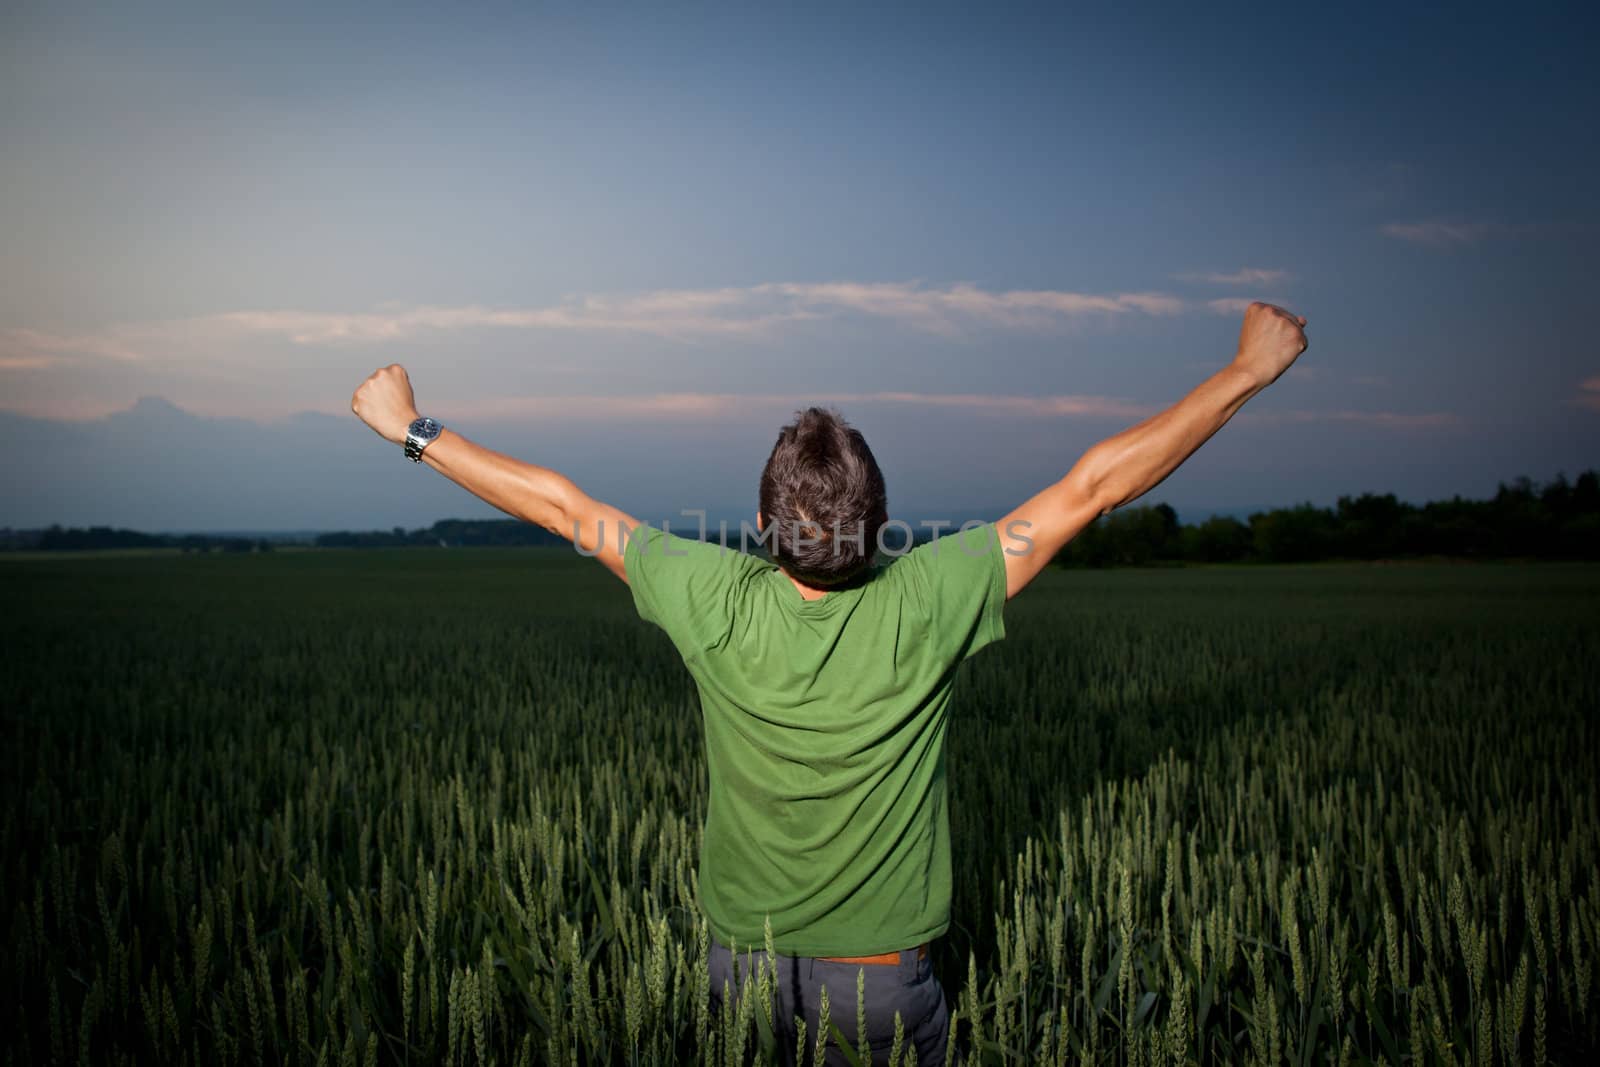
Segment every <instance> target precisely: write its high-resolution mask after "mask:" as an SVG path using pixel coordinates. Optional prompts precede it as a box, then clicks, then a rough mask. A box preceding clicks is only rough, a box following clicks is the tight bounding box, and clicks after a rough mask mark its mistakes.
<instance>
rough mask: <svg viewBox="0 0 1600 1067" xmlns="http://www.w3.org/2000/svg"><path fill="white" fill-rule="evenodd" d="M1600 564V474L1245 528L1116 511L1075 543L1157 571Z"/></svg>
mask: <svg viewBox="0 0 1600 1067" xmlns="http://www.w3.org/2000/svg"><path fill="white" fill-rule="evenodd" d="M1420 556H1450V557H1460V558H1467V559H1492V558H1507V557H1538V558H1544V559H1600V475H1597V474H1596V472H1595V471H1593V470H1588V471H1585V472H1583V474H1581V475H1579V476H1578V478H1577V480H1576V481H1573V482H1570V483H1569V482H1568V481H1567V480H1566V478H1565V477H1557V478H1556V480H1555V481H1553V482H1549V483H1547V484H1545V485H1537V484H1535V483H1533V482H1531V481H1529V480H1528V479H1527V478H1518V479H1517V480H1516V481H1514V482H1512V483H1511V484H1509V485H1506V484H1502V485H1501V486H1500V488H1499V491H1498V492H1496V493H1495V495H1494V496H1493V497H1492V498H1491V499H1489V500H1463V499H1462V498H1461V497H1459V496H1457V497H1454V498H1452V499H1450V500H1441V501H1434V502H1433V503H1429V504H1423V505H1421V506H1420V507H1419V506H1417V505H1414V504H1407V503H1403V502H1401V501H1399V500H1397V499H1396V498H1395V496H1394V494H1393V493H1385V494H1383V495H1382V496H1379V495H1377V494H1374V493H1363V494H1362V495H1361V496H1355V497H1351V496H1342V497H1340V498H1339V500H1338V502H1337V503H1336V504H1335V505H1334V506H1333V507H1331V508H1319V507H1315V506H1313V505H1311V504H1309V503H1308V504H1301V505H1298V506H1296V507H1289V508H1275V509H1273V510H1271V511H1261V512H1257V513H1255V514H1253V515H1251V516H1250V517H1249V519H1248V521H1240V520H1239V519H1236V518H1231V517H1229V516H1225V515H1218V516H1214V517H1212V518H1209V519H1206V520H1205V521H1204V522H1199V523H1193V524H1189V525H1184V524H1180V523H1179V522H1178V515H1177V512H1175V511H1174V510H1173V509H1172V508H1171V507H1169V506H1168V505H1166V504H1156V505H1154V506H1153V507H1137V508H1124V509H1122V510H1120V511H1114V512H1112V513H1111V514H1110V515H1107V516H1105V517H1103V518H1101V519H1100V520H1098V521H1097V522H1095V523H1094V524H1093V525H1092V526H1090V527H1089V528H1088V529H1086V530H1084V531H1083V532H1082V533H1081V534H1079V535H1078V536H1077V537H1076V538H1074V539H1073V540H1072V542H1071V543H1070V544H1069V545H1067V547H1066V549H1064V550H1063V551H1062V553H1061V554H1060V556H1058V557H1057V560H1056V561H1057V562H1058V563H1060V564H1062V565H1063V566H1068V567H1116V566H1141V565H1144V564H1151V563H1167V562H1172V563H1177V562H1188V563H1234V562H1247V561H1254V562H1262V563H1301V562H1306V561H1309V560H1323V559H1361V560H1372V559H1401V558H1416V557H1420Z"/></svg>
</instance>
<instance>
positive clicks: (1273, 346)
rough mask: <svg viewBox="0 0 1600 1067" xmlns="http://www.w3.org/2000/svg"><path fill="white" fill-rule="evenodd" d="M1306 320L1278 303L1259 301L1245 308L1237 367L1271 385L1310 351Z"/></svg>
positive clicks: (1262, 382)
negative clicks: (1301, 354) (1307, 349)
mask: <svg viewBox="0 0 1600 1067" xmlns="http://www.w3.org/2000/svg"><path fill="white" fill-rule="evenodd" d="M1305 325H1306V320H1305V319H1304V318H1303V317H1302V316H1299V315H1295V314H1292V313H1290V312H1288V311H1285V310H1284V309H1283V308H1281V307H1278V306H1276V305H1274V304H1263V303H1261V302H1260V301H1257V302H1256V303H1254V304H1251V305H1250V306H1249V307H1248V308H1246V309H1245V313H1244V328H1243V329H1241V330H1240V331H1239V354H1238V355H1236V356H1234V357H1233V365H1234V366H1236V367H1238V368H1239V369H1241V370H1243V371H1245V372H1246V373H1247V374H1249V375H1250V376H1251V377H1253V378H1255V380H1256V381H1258V382H1260V383H1261V385H1262V387H1266V386H1269V385H1271V384H1272V383H1273V382H1275V381H1277V380H1278V377H1279V376H1280V375H1282V374H1283V372H1284V371H1286V370H1288V369H1289V367H1290V366H1291V365H1292V364H1293V363H1294V361H1295V359H1296V358H1297V357H1299V355H1300V353H1302V352H1304V351H1305V350H1306V331H1305Z"/></svg>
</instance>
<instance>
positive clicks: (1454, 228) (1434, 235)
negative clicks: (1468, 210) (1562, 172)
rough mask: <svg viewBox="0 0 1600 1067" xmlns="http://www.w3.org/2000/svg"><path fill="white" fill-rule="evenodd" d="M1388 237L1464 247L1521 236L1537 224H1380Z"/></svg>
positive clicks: (1531, 231)
mask: <svg viewBox="0 0 1600 1067" xmlns="http://www.w3.org/2000/svg"><path fill="white" fill-rule="evenodd" d="M1378 229H1379V231H1380V232H1381V233H1383V234H1384V236H1386V237H1393V238H1395V239H1396V240H1398V241H1408V242H1410V243H1411V244H1419V245H1428V246H1430V247H1433V248H1461V247H1464V246H1466V245H1474V244H1477V243H1478V242H1480V241H1485V240H1488V239H1489V238H1492V237H1521V236H1525V235H1527V234H1530V233H1534V232H1536V231H1537V230H1538V229H1539V227H1537V226H1513V225H1510V224H1507V223H1503V222H1447V221H1440V220H1430V221H1426V222H1389V223H1385V224H1384V225H1382V226H1380V227H1378Z"/></svg>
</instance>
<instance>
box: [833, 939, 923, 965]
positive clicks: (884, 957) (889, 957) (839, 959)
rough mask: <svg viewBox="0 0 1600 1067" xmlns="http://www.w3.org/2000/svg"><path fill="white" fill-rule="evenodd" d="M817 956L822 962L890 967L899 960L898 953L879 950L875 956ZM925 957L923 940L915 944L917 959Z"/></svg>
mask: <svg viewBox="0 0 1600 1067" xmlns="http://www.w3.org/2000/svg"><path fill="white" fill-rule="evenodd" d="M817 958H818V959H820V960H822V962H824V963H881V964H885V965H887V966H891V967H892V966H894V965H895V964H896V963H899V962H900V953H898V952H880V953H878V954H877V955H876V956H818V957H817ZM927 958H928V943H927V942H926V941H924V942H923V943H922V944H920V945H918V946H917V959H918V960H919V961H921V960H925V959H927Z"/></svg>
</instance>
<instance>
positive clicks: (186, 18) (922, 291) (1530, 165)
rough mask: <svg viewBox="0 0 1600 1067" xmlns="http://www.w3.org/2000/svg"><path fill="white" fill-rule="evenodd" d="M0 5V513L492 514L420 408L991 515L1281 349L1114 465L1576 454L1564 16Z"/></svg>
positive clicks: (1595, 106)
mask: <svg viewBox="0 0 1600 1067" xmlns="http://www.w3.org/2000/svg"><path fill="white" fill-rule="evenodd" d="M227 6H228V5H215V4H208V5H195V6H168V5H143V4H141V5H103V6H99V7H91V6H82V5H74V4H58V3H51V4H32V3H26V2H24V3H20V4H18V3H11V4H9V5H6V6H5V7H3V8H0V100H3V101H4V103H3V104H0V411H3V413H4V418H3V419H0V447H4V448H5V449H6V451H7V452H8V453H9V455H10V456H11V462H10V463H8V464H6V465H5V469H4V471H3V473H0V526H12V527H21V528H26V527H32V526H42V525H47V524H49V523H52V522H60V523H63V524H72V525H84V524H91V523H100V524H110V525H119V526H133V527H136V528H141V529H328V528H387V527H389V526H392V525H405V526H408V527H410V526H417V525H425V524H427V523H429V522H432V521H433V520H434V519H437V518H442V517H446V516H476V515H488V514H492V513H493V510H492V509H490V508H489V507H488V506H487V505H484V504H482V503H481V502H479V501H477V500H475V499H474V498H472V497H471V496H469V495H468V494H466V493H465V492H463V491H462V490H461V489H459V488H457V487H455V486H453V485H450V484H449V483H448V482H446V481H445V480H444V479H443V478H442V477H440V476H439V475H438V474H436V473H434V472H432V471H430V470H428V469H426V468H423V467H414V466H413V465H412V464H410V463H407V462H406V461H405V460H404V459H403V457H401V455H400V450H399V448H398V447H397V446H393V445H390V444H388V443H386V442H384V441H382V440H381V439H380V438H378V437H377V436H376V435H374V434H373V433H372V432H371V431H370V430H368V429H367V428H366V427H364V426H363V425H362V424H361V423H360V422H359V421H358V420H356V419H355V417H354V416H353V415H352V414H351V413H350V396H351V393H352V392H353V391H354V389H355V387H356V386H357V385H358V384H359V383H360V382H361V381H362V380H363V379H364V378H365V377H366V376H367V375H368V374H369V373H370V372H371V371H372V370H373V369H374V368H376V367H378V366H382V365H386V364H388V363H392V362H398V363H401V364H403V365H404V366H405V367H406V368H407V370H408V372H409V374H410V376H411V379H412V381H413V383H414V385H415V387H416V390H417V406H418V409H419V410H420V411H421V412H422V413H424V414H428V415H433V416H435V417H437V418H439V419H440V420H441V421H443V422H445V423H446V425H448V426H450V427H451V428H452V429H453V430H455V431H456V432H459V433H463V434H465V435H466V436H468V437H470V438H472V439H474V440H477V441H480V442H482V443H484V444H487V445H489V446H490V447H494V448H496V449H499V450H501V451H506V452H508V453H510V454H513V455H517V456H519V457H521V458H524V459H527V460H529V461H531V462H536V463H540V464H543V465H545V466H551V467H555V468H556V469H558V470H561V471H562V472H563V473H566V474H568V475H569V476H571V477H572V478H574V480H576V481H577V482H578V483H579V484H580V485H582V486H583V487H584V488H585V489H588V490H589V491H590V492H591V493H593V494H594V495H596V496H600V497H602V498H603V499H607V500H608V501H609V502H611V503H614V504H616V505H617V506H619V507H622V508H624V509H625V510H629V511H631V512H632V513H633V514H635V515H637V516H639V517H640V518H645V519H647V520H654V519H657V518H659V517H662V516H668V515H673V514H676V513H677V512H678V510H679V509H686V508H687V509H705V510H707V511H708V512H709V513H711V514H712V515H713V516H718V515H727V516H734V517H738V516H743V515H745V514H748V513H749V512H751V511H753V510H754V506H755V501H754V498H755V490H756V483H757V479H758V477H759V474H760V469H761V465H762V463H763V462H764V460H765V458H766V454H767V452H768V451H769V450H770V448H771V445H772V441H773V440H774V438H775V436H776V431H777V429H778V427H779V426H781V425H782V423H783V422H785V421H786V420H787V419H788V418H789V417H790V416H791V415H792V413H793V412H794V411H795V410H796V409H798V408H802V407H805V406H809V405H810V404H813V403H819V404H831V405H834V406H836V407H837V408H838V409H839V410H840V411H841V412H843V414H844V415H845V416H846V417H847V418H848V419H850V421H851V422H852V423H853V424H854V425H856V426H857V427H858V428H860V429H861V430H862V431H863V433H865V434H866V437H867V440H868V441H869V443H870V444H871V445H872V447H873V449H874V451H875V453H876V454H877V456H878V459H879V461H880V463H881V464H882V466H883V467H884V470H885V474H886V476H887V480H888V487H889V498H890V508H891V512H893V513H895V514H897V515H899V516H902V517H904V518H906V519H907V520H908V521H913V522H915V521H921V520H923V519H927V518H932V517H940V516H947V515H954V516H963V517H964V516H969V515H978V516H982V517H997V516H998V515H999V514H1001V513H1003V512H1004V511H1005V510H1006V509H1008V508H1009V507H1010V506H1012V505H1014V504H1016V503H1018V502H1020V501H1021V500H1022V499H1024V498H1026V497H1027V496H1029V495H1031V494H1032V493H1033V492H1035V491H1037V490H1038V489H1041V488H1043V487H1044V486H1045V485H1047V484H1049V483H1051V482H1053V481H1055V480H1056V479H1058V478H1060V477H1061V476H1062V475H1063V474H1065V473H1066V471H1067V470H1068V469H1069V468H1070V467H1071V465H1072V463H1073V462H1074V461H1075V460H1076V458H1077V457H1078V456H1079V455H1080V454H1081V453H1082V452H1083V451H1084V449H1086V448H1088V447H1089V446H1091V445H1092V444H1093V443H1094V442H1095V441H1097V440H1100V439H1102V438H1104V437H1106V436H1108V435H1110V434H1112V433H1115V432H1117V431H1118V430H1120V429H1122V428H1123V427H1125V426H1127V425H1129V424H1131V423H1133V422H1136V421H1138V420H1140V419H1142V418H1145V417H1147V416H1148V415H1151V414H1154V413H1155V412H1157V411H1160V410H1161V409H1162V408H1164V407H1165V406H1167V405H1169V404H1171V403H1173V402H1175V401H1176V400H1178V399H1179V398H1180V397H1182V396H1183V395H1184V394H1185V393H1186V392H1187V391H1188V390H1189V389H1191V388H1193V387H1194V386H1196V385H1198V384H1199V383H1200V382H1201V381H1202V380H1203V379H1204V378H1205V377H1207V376H1208V375H1210V374H1212V373H1214V372H1215V371H1216V370H1218V369H1220V368H1222V367H1223V366H1225V365H1226V363H1227V361H1228V360H1229V359H1230V358H1231V357H1232V355H1233V352H1234V349H1235V346H1236V343H1237V339H1238V331H1239V323H1240V318H1241V312H1242V309H1243V307H1244V306H1245V305H1246V304H1247V303H1248V302H1249V301H1251V300H1255V299H1261V300H1268V301H1271V302H1274V303H1279V304H1281V305H1283V306H1285V307H1288V308H1291V309H1292V310H1294V311H1295V312H1297V313H1299V314H1303V315H1305V316H1306V317H1307V318H1308V320H1309V327H1308V335H1309V337H1310V342H1311V343H1310V349H1309V350H1308V351H1307V353H1306V354H1305V355H1304V356H1303V357H1302V358H1301V360H1300V362H1299V363H1298V364H1297V365H1296V366H1295V367H1294V368H1293V369H1292V370H1291V371H1290V372H1289V373H1288V374H1287V375H1285V376H1284V377H1283V378H1282V379H1280V380H1279V382H1278V383H1277V384H1275V385H1274V386H1273V387H1271V388H1270V389H1268V390H1267V391H1266V392H1264V393H1263V394H1261V395H1260V396H1258V397H1257V398H1255V399H1254V400H1253V401H1251V403H1250V404H1249V405H1248V406H1247V407H1246V408H1245V409H1244V410H1243V411H1242V412H1241V413H1240V414H1239V415H1237V416H1236V417H1235V419H1234V420H1233V422H1232V423H1230V424H1229V425H1228V426H1227V427H1225V428H1224V429H1223V430H1222V431H1221V432H1220V433H1219V434H1218V435H1217V437H1215V438H1214V439H1213V440H1212V441H1211V442H1210V443H1208V444H1207V445H1206V446H1205V447H1204V448H1203V449H1202V450H1201V451H1200V452H1199V453H1197V454H1196V455H1195V456H1194V457H1193V458H1192V459H1191V460H1190V461H1189V462H1188V463H1187V464H1186V465H1185V466H1184V467H1183V468H1181V469H1180V470H1179V471H1178V472H1176V473H1175V474H1174V475H1172V476H1171V477H1170V478H1169V479H1168V480H1167V481H1166V482H1165V483H1163V484H1162V485H1161V486H1159V487H1157V488H1156V489H1155V490H1154V491H1153V492H1152V493H1151V494H1150V495H1149V496H1148V497H1147V498H1146V499H1145V501H1144V502H1147V503H1148V502H1154V501H1157V500H1164V501H1167V502H1170V503H1172V504H1173V505H1174V506H1175V507H1177V508H1178V510H1179V513H1180V515H1182V516H1183V517H1184V518H1186V519H1188V518H1191V517H1199V516H1203V515H1205V514H1208V513H1211V512H1217V511H1228V512H1243V511H1248V510H1250V509H1254V508H1262V507H1272V506H1280V505H1286V504H1293V503H1298V502H1301V501H1311V502H1314V503H1318V504H1330V503H1332V502H1333V501H1334V500H1335V499H1336V498H1337V497H1338V496H1340V495H1345V494H1356V493H1361V492H1365V491H1376V492H1391V491H1392V492H1395V493H1397V494H1399V495H1400V496H1401V497H1402V498H1403V499H1409V500H1413V501H1418V502H1420V501H1424V500H1429V499H1437V498H1442V497H1449V496H1452V495H1455V494H1461V495H1466V496H1485V495H1488V494H1491V493H1493V492H1494V490H1495V488H1496V485H1497V484H1498V483H1499V482H1501V481H1508V480H1510V479H1512V478H1515V477H1517V476H1519V475H1529V476H1532V477H1534V478H1535V479H1536V480H1541V481H1542V480H1547V479H1549V478H1553V477H1554V476H1556V475H1557V474H1558V473H1561V472H1564V473H1566V474H1567V475H1568V476H1569V477H1570V476H1572V475H1575V474H1576V473H1578V472H1579V471H1581V470H1583V469H1586V468H1589V467H1595V466H1600V346H1597V343H1596V342H1595V340H1594V335H1595V330H1594V327H1593V325H1592V321H1591V320H1592V314H1591V313H1590V312H1589V311H1588V308H1589V307H1590V306H1591V305H1592V304H1593V303H1594V290H1595V282H1596V270H1595V267H1594V262H1595V259H1594V254H1593V248H1594V245H1595V243H1596V238H1597V237H1600V210H1597V207H1596V198H1595V192H1594V190H1595V187H1596V184H1595V177H1594V175H1595V174H1596V172H1597V169H1600V168H1597V164H1600V138H1597V134H1596V123H1595V122H1594V116H1595V115H1596V114H1597V113H1600V76H1597V75H1596V74H1595V73H1594V72H1593V69H1592V67H1593V64H1592V62H1591V60H1592V51H1593V48H1592V46H1593V42H1594V41H1595V40H1596V30H1597V28H1600V16H1597V15H1596V14H1594V13H1593V10H1592V9H1589V10H1586V9H1584V8H1581V7H1577V6H1572V7H1566V8H1563V7H1555V6H1550V7H1544V6H1541V7H1539V8H1537V10H1535V11H1534V12H1532V13H1528V12H1517V13H1515V14H1513V13H1511V12H1510V11H1509V10H1502V11H1482V12H1478V11H1475V10H1473V9H1467V8H1459V9H1457V8H1451V9H1448V10H1446V9H1441V10H1439V11H1438V12H1427V11H1416V12H1412V13H1410V14H1407V13H1404V12H1396V11H1395V10H1392V9H1390V8H1388V7H1387V6H1385V7H1378V6H1373V7H1368V8H1363V7H1358V6H1349V5H1323V8H1324V10H1320V11H1303V10H1300V9H1298V8H1294V7H1290V6H1286V5H1276V6H1272V7H1257V8H1249V7H1231V8H1230V7H1216V6H1201V5H1193V4H1184V5H1172V6H1153V7H1147V8H1145V9H1143V10H1142V11H1137V12H1135V11H1128V10H1122V9H1119V8H1112V7H1110V6H1107V7H1104V8H1099V9H1093V8H1078V9H1074V10H1072V11H1066V10H1062V9H1059V8H1048V9H1046V8H1033V7H1027V6H1015V5H939V4H919V5H916V6H914V7H903V8H897V7H893V6H889V5H881V6H879V5H824V4H807V5H792V6H787V7H784V8H782V9H778V8H776V6H775V5H752V4H744V5H727V6H703V5H692V4H685V5H626V6H624V5H605V6H604V7H603V8H602V6H601V5H587V6H580V5H560V6H543V5H516V6H495V5H487V4H485V5H476V4H475V5H470V6H468V5H439V4H434V5H427V6H418V7H411V8H407V7H404V6H400V5H394V6H385V7H384V8H383V9H382V11H381V12H380V11H379V9H378V8H373V7H371V6H370V5H368V6H366V7H365V8H363V9H360V10H357V9H344V10H342V11H341V10H340V9H338V8H337V7H336V6H330V5H323V4H318V5H311V6H295V5H292V4H281V5H280V4H274V5H253V8H254V10H233V11H226V10H222V9H223V8H225V7H227Z"/></svg>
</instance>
